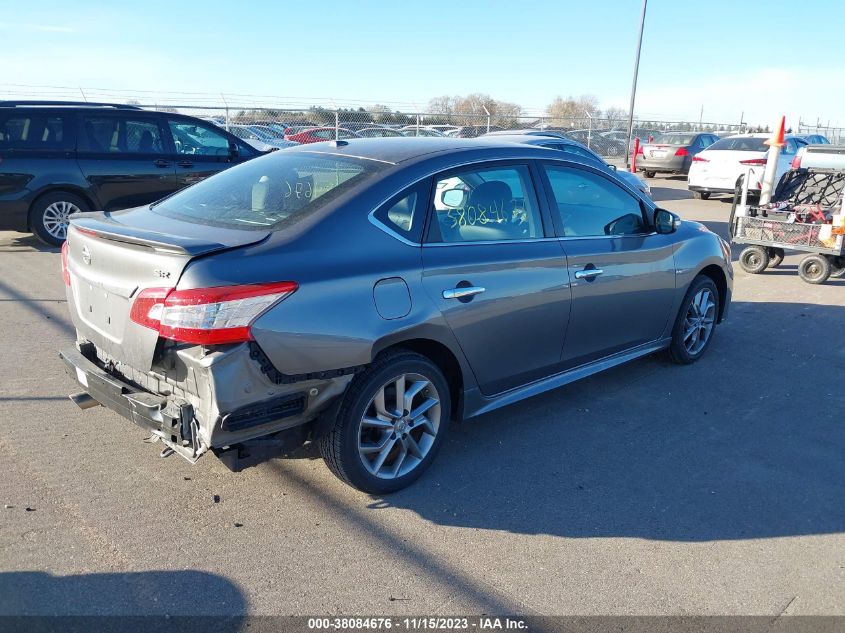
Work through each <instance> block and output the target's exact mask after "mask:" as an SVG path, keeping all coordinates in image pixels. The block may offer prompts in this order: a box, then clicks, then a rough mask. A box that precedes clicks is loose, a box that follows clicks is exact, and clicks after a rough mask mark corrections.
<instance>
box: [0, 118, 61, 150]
mask: <svg viewBox="0 0 845 633" xmlns="http://www.w3.org/2000/svg"><path fill="white" fill-rule="evenodd" d="M73 136H74V134H73V117H71V116H64V115H61V114H51V113H38V112H34V113H32V114H23V113H19V112H12V113H9V114H8V115H6V116H3V115H0V149H21V150H72V149H74V138H73Z"/></svg>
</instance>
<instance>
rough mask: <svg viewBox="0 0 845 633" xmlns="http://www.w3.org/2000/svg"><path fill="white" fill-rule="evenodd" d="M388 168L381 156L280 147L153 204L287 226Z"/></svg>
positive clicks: (253, 224)
mask: <svg viewBox="0 0 845 633" xmlns="http://www.w3.org/2000/svg"><path fill="white" fill-rule="evenodd" d="M384 168H385V165H384V164H382V163H378V162H375V161H367V160H361V159H352V158H350V159H346V158H337V157H334V156H325V157H323V156H315V155H313V154H307V153H299V152H293V151H292V152H287V151H286V152H274V153H272V154H270V155H268V156H265V157H262V158H257V159H255V160H251V161H249V162H246V163H243V164H241V165H238V166H236V167H232V168H231V169H227V170H226V171H224V172H221V173H219V174H217V175H215V176H214V177H213V178H208V179H207V180H203V181H201V182H199V183H197V184H195V185H193V186H191V187H188V188H186V189H183V190H182V191H180V192H178V193H176V194H174V195H172V196H170V197H169V198H165V199H164V200H162V201H161V202H158V203H156V204H154V205H152V207H151V208H152V210H153V211H154V212H155V213H159V214H161V215H163V216H166V217H173V218H176V219H179V220H184V221H187V222H195V223H197V224H204V225H207V226H217V227H222V228H231V229H241V230H262V231H267V230H282V229H285V228H289V227H291V226H293V225H295V224H298V223H299V222H301V221H302V220H304V219H305V218H307V217H308V216H310V215H311V214H312V213H314V212H315V211H318V210H319V209H321V208H323V207H325V206H326V204H328V203H329V202H331V201H332V200H334V199H336V198H337V197H338V196H339V195H341V194H343V193H345V192H347V191H349V190H350V189H353V188H355V187H357V186H359V185H362V184H363V183H365V182H366V181H367V180H368V179H369V178H371V177H372V176H373V175H374V174H376V173H378V172H380V171H381V170H382V169H384Z"/></svg>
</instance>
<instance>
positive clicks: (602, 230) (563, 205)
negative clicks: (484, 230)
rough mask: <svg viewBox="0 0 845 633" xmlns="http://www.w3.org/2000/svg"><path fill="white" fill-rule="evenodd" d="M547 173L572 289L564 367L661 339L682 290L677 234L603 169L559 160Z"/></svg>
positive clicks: (545, 168) (547, 181) (549, 166)
mask: <svg viewBox="0 0 845 633" xmlns="http://www.w3.org/2000/svg"><path fill="white" fill-rule="evenodd" d="M543 172H544V174H545V176H546V178H547V180H546V184H547V187H548V192H549V196H550V203H551V206H552V208H553V211H554V210H555V209H556V210H557V213H556V214H554V213H553V217H554V220H555V225H556V227H557V231H558V234H559V235H560V238H561V245H562V247H563V250H564V251H565V252H566V255H567V261H568V277H569V282H570V285H571V291H572V312H571V315H570V319H569V329H568V331H567V334H566V342H565V343H564V347H563V355H562V363H563V366H564V367H574V366H577V365H581V364H584V363H587V362H590V361H593V360H596V359H598V358H602V357H604V356H608V355H611V354H614V353H616V352H621V351H623V350H626V349H630V348H633V347H636V346H638V345H642V344H644V343H648V342H651V341H654V340H657V339H658V338H660V336H661V333H662V332H663V331H664V329H665V328H666V325H667V323H668V320H669V316H670V314H669V312H670V309H671V305H672V301H673V298H674V293H675V263H674V257H673V250H674V241H673V239H672V236H671V235H658V234H657V233H655V232H654V231H653V230H652V228H651V226H650V222H649V221H648V219H647V218H646V214H645V211H646V207H644V205H643V204H642V203H641V202H640V201H639V199H638V198H636V197H635V196H633V195H632V194H630V193H628V192H627V191H625V190H624V189H623V188H622V187H620V186H619V185H618V184H616V183H615V182H613V181H612V180H611V179H610V178H608V177H606V176H604V175H603V174H600V173H597V172H595V171H592V170H589V169H588V168H586V167H583V168H582V167H579V166H567V165H561V164H552V163H546V164H544V169H543Z"/></svg>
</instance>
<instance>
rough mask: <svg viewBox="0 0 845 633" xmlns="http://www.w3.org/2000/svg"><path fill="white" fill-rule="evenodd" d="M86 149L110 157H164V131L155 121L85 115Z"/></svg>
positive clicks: (83, 127)
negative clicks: (153, 155)
mask: <svg viewBox="0 0 845 633" xmlns="http://www.w3.org/2000/svg"><path fill="white" fill-rule="evenodd" d="M82 129H83V135H84V140H85V142H84V146H85V148H86V149H87V150H88V151H90V152H96V153H107V154H161V153H162V152H164V142H163V141H162V135H161V129H160V128H159V126H158V122H157V121H156V120H155V119H142V118H137V119H132V118H123V117H113V116H90V115H83V117H82Z"/></svg>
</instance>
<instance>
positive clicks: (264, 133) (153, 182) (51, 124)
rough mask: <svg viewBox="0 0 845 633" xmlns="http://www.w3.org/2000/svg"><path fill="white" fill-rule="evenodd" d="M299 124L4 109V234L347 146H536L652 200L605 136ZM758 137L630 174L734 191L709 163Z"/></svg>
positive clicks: (753, 156) (0, 143) (666, 150)
mask: <svg viewBox="0 0 845 633" xmlns="http://www.w3.org/2000/svg"><path fill="white" fill-rule="evenodd" d="M300 123H303V122H300ZM304 123H306V124H298V125H286V124H284V123H279V122H274V121H264V122H255V123H251V124H242V123H239V124H230V125H228V126H223V124H222V123H221V122H220V121H211V120H201V119H198V118H195V117H190V116H186V115H181V114H175V113H166V112H151V111H148V110H143V109H141V108H138V107H135V106H127V105H115V104H95V103H73V102H43V101H34V102H33V101H26V102H0V230H17V231H30V232H32V233H34V234H35V235H36V236H37V237H39V238H40V239H41V240H42V241H44V242H46V243H47V244H51V245H59V244H61V243H62V242H63V241H64V240H65V237H66V235H67V229H68V225H69V218H70V216H71V215H72V214H75V213H84V212H87V211H92V210H103V211H116V210H120V209H126V208H131V207H136V206H140V205H144V204H149V203H151V202H153V201H155V200H158V199H161V198H163V197H165V196H168V195H170V194H171V193H173V192H175V191H177V190H179V189H181V188H183V187H185V186H187V185H190V184H193V183H195V182H198V181H200V180H203V179H204V178H206V177H208V176H211V175H213V174H215V173H217V172H219V171H221V170H224V169H227V168H228V167H230V166H232V165H235V164H237V163H240V162H243V161H246V160H249V159H251V158H254V157H256V156H260V155H262V154H264V153H267V152H269V151H275V150H278V149H283V148H286V147H291V146H295V145H299V144H304V143H317V142H320V141H328V140H348V139H354V138H389V137H405V136H425V137H445V136H451V137H458V138H463V137H467V136H472V137H492V138H495V139H497V140H499V141H502V142H518V143H523V144H529V145H536V146H541V147H544V148H547V149H553V150H556V151H561V152H564V153H567V154H568V155H569V156H570V157H574V158H575V159H576V160H578V161H581V162H586V163H588V164H591V165H592V166H594V167H597V168H600V169H602V170H603V171H606V172H613V173H614V174H615V177H616V178H617V179H619V180H621V181H623V182H624V183H625V184H626V185H627V186H628V187H630V188H631V189H633V190H636V191H638V192H640V193H641V194H644V195H646V196H650V189H649V186H648V184H647V183H646V181H645V180H644V179H643V178H642V177H641V176H640V175H638V174H632V173H630V172H628V171H625V170H621V169H620V170H619V171H617V168H616V167H615V166H613V165H610V164H608V163H607V162H606V161H605V159H604V158H603V156H602V152H601V151H600V150H599V149H598V146H597V145H596V144H595V142H594V141H593V139H595V138H613V137H611V136H602V133H599V134H598V136H592V135H591V137H590V139H589V140H590V147H587V146H586V145H585V143H583V142H581V141H579V138H577V135H575V134H574V132H573V131H571V130H568V131H562V130H553V129H537V128H530V129H523V130H501V129H493V128H492V126H491V130H490V131H488V129H487V126H463V127H459V126H447V125H432V126H419V127H418V126H416V125H409V126H403V127H396V126H394V127H390V126H387V125H376V124H373V123H360V122H342V124H341V125H340V126H339V127H338V128H335V127H326V126H315V125H307V123H308V122H304ZM637 132H638V133H641V132H643V133H644V131H639V130H638V131H637ZM608 134H609V133H608ZM765 136H766V135H744V136H741V137H729V138H726V139H721V140H718V139H717V137H716V136H715V135H713V134H709V133H699V134H691V133H667V134H664V135H662V136H659V137H658V138H657V139H655V140H654V141H653V142H651V143H646V144H645V145H643V146H642V147H641V157H640V162H639V165H638V167H639V170H640V171H641V172H643V173H644V174H645V175H646V176H654V175H655V173H657V172H658V171H672V172H678V173H685V172H687V171H688V172H690V189H692V190H693V191H695V192H696V195H698V196H700V197H707V196H709V195H710V193H712V192H716V191H733V190H734V189H733V188H734V185H735V181H736V178H737V174H736V173H734V171H736V170H734V171H730V170H726V169H722V168H720V167H719V165H720V164H721V163H722V162H724V161H721V162H720V161H718V160H717V157H718V156H720V155H723V154H726V153H730V152H733V154H730V156H731V157H732V158H739V161H735V160H734V161H733V163H735V164H736V166H738V169H741V170H742V171H743V173H745V170H746V169H747V168H748V167H753V165H755V164H760V163H759V161H760V157H761V156H764V155H765V146H764V145H763V144H762V143H763V140H765ZM336 137H337V139H336ZM737 139H739V140H737ZM806 142H807V141H806V139H803V138H801V137H795V136H790V137H788V140H787V147H786V148H784V153H783V154H782V160H783V162H784V166H783V171H785V170H786V169H787V168H788V165H789V161H790V160H791V158H792V156H794V155H795V150H796V148H797V147H798V146H799V145H800V144H802V143H803V144H806ZM711 143H713V144H712V145H711ZM737 152H739V153H737ZM743 152H744V153H743ZM749 161H750V162H749ZM755 161H756V162H755ZM733 163H732V164H733ZM753 171H754V176H755V180H754V181H753V182H752V185H753V186H754V187H757V186H758V185H757V184H756V183H757V171H759V172H760V174H762V168H759V169H755V170H753ZM699 176H701V180H700V181H699V180H698V178H699Z"/></svg>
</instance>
